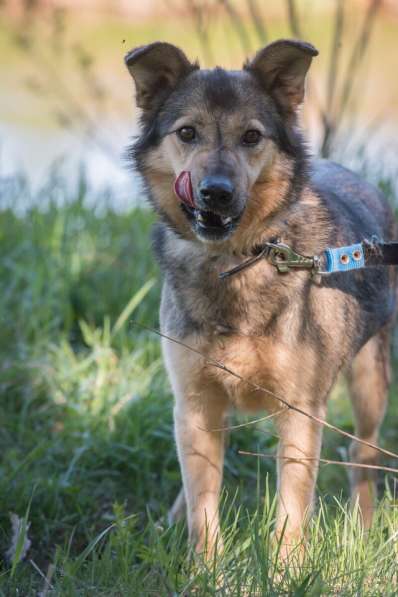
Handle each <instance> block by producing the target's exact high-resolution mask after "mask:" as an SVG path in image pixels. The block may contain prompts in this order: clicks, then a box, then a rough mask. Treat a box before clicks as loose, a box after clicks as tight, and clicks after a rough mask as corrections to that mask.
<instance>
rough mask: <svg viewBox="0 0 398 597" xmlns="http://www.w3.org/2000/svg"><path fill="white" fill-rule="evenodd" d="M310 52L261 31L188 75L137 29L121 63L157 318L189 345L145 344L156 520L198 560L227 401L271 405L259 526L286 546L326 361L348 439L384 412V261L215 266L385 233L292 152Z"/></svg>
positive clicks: (213, 536) (215, 487)
mask: <svg viewBox="0 0 398 597" xmlns="http://www.w3.org/2000/svg"><path fill="white" fill-rule="evenodd" d="M317 54H318V52H317V50H316V49H315V48H314V47H313V46H312V45H311V44H309V43H305V42H302V41H296V40H279V41H275V42H273V43H271V44H269V45H268V46H266V47H265V48H263V49H261V50H260V51H259V52H258V53H257V54H256V55H255V56H254V58H253V59H252V60H249V61H247V62H246V63H245V64H244V66H243V68H242V70H239V71H227V70H224V69H222V68H219V67H217V68H214V69H212V70H201V69H200V67H199V65H198V64H197V63H192V62H190V61H189V60H188V58H187V57H186V55H185V54H184V53H183V52H182V50H180V49H179V48H177V47H175V46H174V45H171V44H169V43H163V42H155V43H152V44H150V45H147V46H142V47H139V48H136V49H134V50H132V51H131V52H129V53H128V54H127V56H126V59H125V61H126V64H127V67H128V70H129V72H130V73H131V75H132V77H133V79H134V82H135V89H136V104H137V106H138V108H140V109H141V117H140V135H139V136H138V138H137V140H136V142H135V143H134V145H133V146H132V147H131V151H130V152H129V155H130V157H131V159H132V160H133V161H134V163H135V166H136V168H137V169H138V171H139V173H140V174H141V175H142V177H143V180H144V184H145V188H146V193H147V196H148V198H149V200H150V202H151V204H152V205H153V207H154V209H155V210H156V212H157V213H158V214H159V221H158V223H157V224H156V225H155V228H154V234H153V244H154V249H155V253H156V256H157V259H158V261H159V263H160V266H161V270H162V272H163V276H164V284H163V291H162V299H161V307H160V322H161V330H162V332H163V333H164V334H166V335H168V336H170V337H172V338H175V339H177V340H179V341H180V342H183V343H185V344H187V345H189V346H190V347H192V348H193V349H194V350H195V351H197V352H193V351H192V350H188V349H187V348H186V347H184V346H182V345H181V344H177V343H175V342H170V341H167V340H164V339H163V340H162V347H163V354H164V361H165V364H166V368H167V371H168V375H169V378H170V382H171V386H172V390H173V393H174V397H175V407H174V422H175V438H176V444H177V451H178V458H179V462H180V466H181V472H182V479H183V489H182V491H181V493H180V495H179V496H178V498H177V500H176V502H175V504H174V506H173V507H172V509H171V511H170V517H171V519H172V520H175V519H177V518H178V517H180V516H181V515H182V514H183V513H184V512H185V511H186V513H187V519H188V530H189V538H190V541H191V543H192V544H193V545H194V547H195V549H196V551H197V552H200V553H202V554H205V556H206V557H209V556H211V555H212V554H214V550H215V548H216V546H217V549H220V548H221V545H222V537H221V535H220V527H219V513H218V508H219V495H220V489H221V484H222V474H223V457H224V431H223V428H224V427H225V417H226V415H227V413H228V411H229V410H230V409H231V408H233V409H238V410H241V411H245V412H254V411H262V410H265V411H268V412H269V413H271V414H274V415H275V416H274V421H275V424H276V428H277V431H278V435H279V438H280V441H279V448H278V454H277V468H278V470H277V472H278V484H277V493H278V505H277V514H276V529H275V531H276V535H277V537H282V539H281V540H282V541H283V545H284V546H285V547H286V550H287V553H289V551H290V550H291V549H292V546H294V545H297V542H298V541H300V540H301V538H302V537H303V533H304V530H305V527H306V524H307V521H308V518H309V516H310V513H311V509H312V505H313V501H314V490H315V483H316V478H317V469H318V459H319V457H320V450H321V439H322V430H323V427H322V425H321V424H319V423H318V422H317V421H316V420H314V419H324V418H325V415H326V404H327V399H328V396H329V394H330V392H331V389H332V388H333V385H334V383H335V381H336V378H337V376H338V374H339V373H340V372H344V373H346V375H347V378H348V383H349V389H350V395H351V398H352V404H353V411H354V416H355V433H356V434H357V436H358V437H359V438H360V439H362V440H365V441H366V442H370V443H372V444H377V441H378V433H379V428H380V424H381V422H382V420H383V415H384V412H385V408H386V400H387V392H388V386H389V381H390V365H389V335H390V328H391V324H392V322H393V319H394V314H395V310H396V281H395V273H394V270H393V268H391V267H374V268H368V269H363V270H361V271H351V272H345V273H334V274H332V275H330V276H325V277H321V278H319V277H317V276H315V277H314V276H312V275H311V273H310V272H309V271H305V270H297V271H294V272H290V273H287V274H281V273H280V272H278V270H277V269H276V268H275V267H274V265H273V264H272V263H270V262H269V261H268V260H267V259H260V260H258V261H257V262H256V263H255V264H254V265H253V266H252V267H250V268H246V269H244V270H242V271H241V272H240V273H239V275H235V276H230V277H228V278H225V279H220V274H221V273H222V272H224V271H225V270H229V269H231V268H233V267H236V266H238V265H240V264H241V263H243V261H244V260H245V259H247V257H248V256H250V255H253V254H255V253H256V250H257V249H256V248H258V247H259V246H262V244H263V243H265V242H270V241H271V242H275V241H276V240H277V241H278V242H284V243H286V244H288V245H289V246H290V247H293V248H294V250H295V251H297V252H298V253H300V254H303V255H320V254H322V252H323V251H325V250H326V249H327V248H328V247H339V246H346V245H350V244H352V243H354V242H359V241H361V240H362V239H365V238H370V237H371V236H372V235H378V237H380V238H383V239H384V240H385V241H387V240H390V239H392V238H393V237H394V234H395V224H394V218H393V215H392V212H391V209H390V208H389V206H388V204H387V202H386V200H385V199H384V198H383V197H382V196H381V195H380V193H379V192H378V191H377V190H376V189H375V188H373V187H372V186H371V185H369V184H368V183H366V182H364V181H362V180H361V179H360V178H358V177H357V176H356V175H355V174H354V173H352V172H350V171H348V170H346V169H345V168H343V167H341V166H339V165H337V164H334V163H332V162H328V161H326V160H315V159H312V158H310V157H309V154H308V151H307V149H306V145H305V142H304V140H303V135H302V132H301V129H300V126H299V110H300V106H301V104H302V102H303V99H304V88H305V78H306V74H307V71H308V69H309V67H310V64H311V61H312V59H313V58H314V57H315V56H316V55H317ZM181 177H182V178H181ZM176 180H177V182H176ZM184 189H185V191H184ZM214 362H221V363H223V364H224V365H225V368H228V369H230V370H233V371H234V372H236V373H237V374H238V376H240V378H237V377H236V376H232V375H230V373H229V372H228V371H226V369H225V368H222V367H221V368H220V367H214V366H212V363H214ZM245 380H250V382H251V384H248V383H247V382H246V381H245ZM253 384H254V385H253ZM275 395H277V396H282V397H283V398H284V399H285V400H286V401H287V402H288V403H289V404H290V405H293V406H294V407H295V408H298V409H299V410H300V409H301V410H302V411H305V412H306V413H309V414H310V415H311V417H307V416H305V415H303V414H302V413H300V412H298V411H297V410H294V409H291V408H284V407H283V405H281V403H280V402H279V401H278V399H277V398H275ZM351 458H352V459H353V460H354V461H355V462H357V463H367V464H375V463H376V462H377V452H376V451H375V450H374V449H373V448H371V447H370V446H367V445H365V444H363V443H357V442H355V441H354V442H353V443H352V446H351ZM351 486H352V499H353V500H354V501H358V502H359V508H360V511H361V513H362V517H363V522H364V525H365V527H369V526H370V524H371V519H372V510H373V508H374V497H375V475H374V471H372V470H369V469H366V468H354V469H353V471H352V474H351Z"/></svg>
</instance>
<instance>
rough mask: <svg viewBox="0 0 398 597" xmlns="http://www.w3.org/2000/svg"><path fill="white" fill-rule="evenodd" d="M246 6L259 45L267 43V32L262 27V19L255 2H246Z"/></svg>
mask: <svg viewBox="0 0 398 597" xmlns="http://www.w3.org/2000/svg"><path fill="white" fill-rule="evenodd" d="M247 6H248V8H249V13H250V17H251V20H252V23H253V26H254V29H255V31H256V34H257V37H258V40H259V42H260V44H265V43H267V39H268V35H267V30H266V28H265V25H264V19H263V17H262V15H261V14H260V11H259V9H258V6H257V0H247Z"/></svg>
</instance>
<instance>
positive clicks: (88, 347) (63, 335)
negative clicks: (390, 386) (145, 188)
mask: <svg viewBox="0 0 398 597" xmlns="http://www.w3.org/2000/svg"><path fill="white" fill-rule="evenodd" d="M89 195H90V192H89V189H87V187H86V184H85V181H84V178H82V179H81V181H80V184H79V185H78V187H77V189H76V190H75V192H72V191H71V189H70V187H67V185H66V183H65V182H64V181H62V179H59V178H58V179H55V178H54V179H53V180H51V183H50V182H49V183H48V185H47V186H46V187H45V188H43V190H42V191H41V192H39V193H38V195H37V196H35V197H31V196H29V191H28V188H27V186H26V185H24V184H21V185H20V187H19V188H16V190H15V191H14V194H10V195H9V196H7V198H4V202H5V201H6V199H7V201H8V204H9V205H13V207H14V209H7V208H6V207H5V205H3V206H2V207H3V209H2V211H1V214H0V215H1V218H0V254H1V259H0V314H1V334H0V352H1V358H0V415H1V421H2V423H1V426H0V450H1V454H2V459H1V465H0V504H1V508H0V530H1V534H0V549H1V553H2V554H3V561H2V564H1V569H0V594H2V595H5V596H8V595H14V594H20V595H33V594H36V593H37V591H39V590H43V589H44V588H45V587H46V586H47V585H48V586H47V588H48V589H49V593H48V595H65V596H66V595H73V596H75V595H93V596H94V595H95V596H98V595H99V596H101V595H103V596H112V595H115V596H116V595H134V596H136V595H140V596H141V595H165V596H166V595H172V594H174V593H177V594H189V592H192V593H193V594H194V591H196V594H198V595H214V594H216V590H218V591H219V592H218V593H217V594H218V595H223V594H225V595H226V594H229V595H274V594H275V595H277V594H294V595H318V594H325V595H326V594H342V595H357V594H361V595H369V596H373V595H389V594H391V595H392V594H394V592H395V591H396V590H397V584H396V583H397V579H396V572H395V571H396V557H397V553H396V549H397V542H396V538H395V533H396V532H397V530H398V526H397V511H396V507H395V506H396V504H395V496H394V483H393V479H389V478H387V477H386V478H384V480H383V478H382V477H380V494H381V495H384V498H383V501H382V502H381V503H380V506H379V511H378V515H377V519H376V523H375V526H374V529H373V531H372V532H371V534H370V536H369V537H366V538H365V537H364V536H363V533H362V530H361V527H360V525H359V524H358V519H357V516H356V514H355V512H354V513H353V514H351V513H349V512H348V510H347V501H346V498H347V494H348V483H347V478H346V473H345V471H344V470H341V469H342V467H331V466H327V467H321V471H320V477H319V483H318V490H319V496H320V498H319V501H318V503H317V507H316V514H315V517H314V519H313V521H312V522H311V525H310V528H309V529H308V542H307V545H306V548H305V557H304V561H303V562H301V563H300V565H298V564H297V562H296V563H294V562H292V563H291V566H290V567H285V568H283V567H281V565H280V563H278V558H277V549H278V546H277V545H275V542H274V541H273V537H272V531H273V521H274V495H275V472H274V463H273V462H272V461H268V460H264V459H256V458H254V457H248V456H241V455H239V453H238V450H240V449H242V450H247V451H253V452H270V453H273V451H274V448H275V445H276V441H277V439H276V437H275V435H274V430H273V429H272V426H271V425H268V424H260V425H257V426H256V427H249V428H243V429H238V430H236V431H233V432H232V433H231V434H230V439H229V445H228V449H227V458H226V466H225V493H224V497H223V516H222V521H223V526H224V532H225V543H226V550H225V553H224V554H223V555H220V556H219V557H218V558H217V560H216V561H215V562H214V565H210V566H208V567H204V566H203V565H201V563H200V562H199V561H197V560H195V559H192V558H190V557H189V552H188V549H187V543H186V529H185V527H184V525H183V524H181V525H178V526H177V527H174V528H171V529H168V528H167V527H166V525H165V524H164V518H163V517H164V516H165V514H166V511H167V508H168V507H169V505H170V504H171V502H172V500H173V498H174V497H175V495H176V494H177V492H178V490H179V487H180V473H179V469H178V463H177V458H176V453H175V448H174V440H173V431H172V398H171V392H170V389H169V385H168V382H167V380H166V376H165V374H164V371H163V367H162V365H161V356H160V347H159V341H158V338H157V337H156V336H155V335H151V334H150V333H148V332H144V331H142V330H140V329H138V328H136V327H134V326H133V325H132V322H131V320H132V319H136V320H137V321H140V322H142V323H144V324H147V325H152V326H154V327H156V326H157V325H158V323H157V321H158V320H157V317H158V316H157V311H158V304H159V290H160V275H159V272H158V270H157V267H156V265H155V264H154V261H153V258H152V254H151V249H150V240H149V238H150V227H151V223H152V221H153V216H152V215H151V214H150V212H149V211H146V210H143V209H135V210H133V211H130V212H127V213H117V212H116V211H115V210H114V209H113V208H112V203H111V198H106V197H103V196H102V197H101V196H98V197H96V198H94V197H93V196H92V195H91V197H90V200H88V197H89ZM24 203H25V207H24V206H23V204H24ZM29 205H30V206H31V207H26V206H29ZM394 394H395V390H394ZM329 417H330V420H331V421H333V422H334V423H336V424H338V425H339V426H342V427H344V428H345V429H347V430H349V431H352V421H351V414H350V408H349V406H348V402H347V400H346V392H345V388H344V385H340V386H339V387H338V389H337V391H336V393H335V396H334V398H333V400H332V401H331V402H330V408H329ZM244 420H245V419H244V418H242V419H240V421H244ZM396 425H397V406H396V404H394V400H392V401H391V406H390V409H389V411H388V415H387V418H386V422H385V425H384V431H383V438H384V439H383V442H384V445H385V446H386V447H390V448H391V449H394V447H396V437H395V429H396ZM346 450H347V444H346V442H345V441H344V440H342V439H341V437H340V436H336V435H333V434H332V433H330V432H328V433H326V435H325V442H324V454H325V455H326V456H327V457H330V458H334V459H344V457H345V455H346ZM387 464H391V465H392V466H394V465H396V463H393V462H391V463H387ZM9 513H15V514H17V515H18V516H19V517H20V519H21V520H25V519H26V523H27V522H29V523H30V527H29V528H28V529H27V525H25V527H23V528H24V533H25V534H26V532H27V533H28V536H29V539H30V540H31V547H30V549H29V551H28V553H27V555H26V557H25V558H24V559H23V561H19V559H18V557H15V558H14V560H13V561H11V562H8V561H6V559H5V557H4V554H5V551H6V550H7V549H8V548H9V545H10V541H11V534H12V533H11V523H10V518H9ZM21 528H22V527H21ZM26 529H27V530H26ZM21 532H22V531H21ZM22 538H23V537H22V535H21V537H20V539H21V541H22ZM19 545H21V542H20V544H19ZM43 576H44V577H46V576H48V581H47V585H46V581H45V580H44V578H43ZM217 587H218V588H217ZM17 591H18V593H17ZM184 591H185V593H184Z"/></svg>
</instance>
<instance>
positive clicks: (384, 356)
mask: <svg viewBox="0 0 398 597" xmlns="http://www.w3.org/2000/svg"><path fill="white" fill-rule="evenodd" d="M347 379H348V385H349V389H350V394H351V400H352V404H353V410H354V417H355V434H356V435H357V436H358V437H359V438H360V439H363V440H366V441H367V442H370V443H372V444H376V445H377V443H378V437H379V429H380V425H381V423H382V421H383V417H384V412H385V409H386V404H387V394H388V387H389V383H390V347H389V329H387V328H385V329H383V330H382V331H381V332H379V333H378V334H377V335H376V336H373V338H371V339H370V340H368V342H367V343H366V344H365V346H363V348H362V349H361V350H360V352H359V353H358V354H357V356H356V357H355V359H354V361H353V363H352V366H351V368H350V371H349V372H348V376H347ZM350 456H351V460H352V462H357V463H359V464H372V465H375V464H377V462H378V452H377V451H376V450H374V449H373V448H370V447H368V446H366V445H364V444H360V443H358V442H356V441H353V442H352V443H351V447H350ZM376 478H377V471H375V470H371V469H366V468H352V469H351V471H350V481H351V498H352V502H353V504H355V503H356V501H357V500H358V501H359V507H360V510H361V513H362V517H363V523H364V526H365V528H369V527H370V525H371V523H372V516H373V510H374V506H375V499H376Z"/></svg>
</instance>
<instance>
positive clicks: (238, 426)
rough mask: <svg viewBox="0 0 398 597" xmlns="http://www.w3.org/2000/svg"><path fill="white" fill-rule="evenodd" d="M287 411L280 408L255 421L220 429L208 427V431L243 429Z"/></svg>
mask: <svg viewBox="0 0 398 597" xmlns="http://www.w3.org/2000/svg"><path fill="white" fill-rule="evenodd" d="M283 412H286V408H281V409H280V410H277V411H275V412H274V413H271V414H270V415H266V416H265V417H260V418H259V419H254V420H253V421H247V422H246V423H240V424H239V425H230V426H228V427H220V428H219V429H207V431H233V430H234V429H241V428H242V427H249V426H250V425H256V424H257V423H263V422H264V421H269V420H270V419H273V418H274V417H277V416H278V415H280V414H281V413H283Z"/></svg>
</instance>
